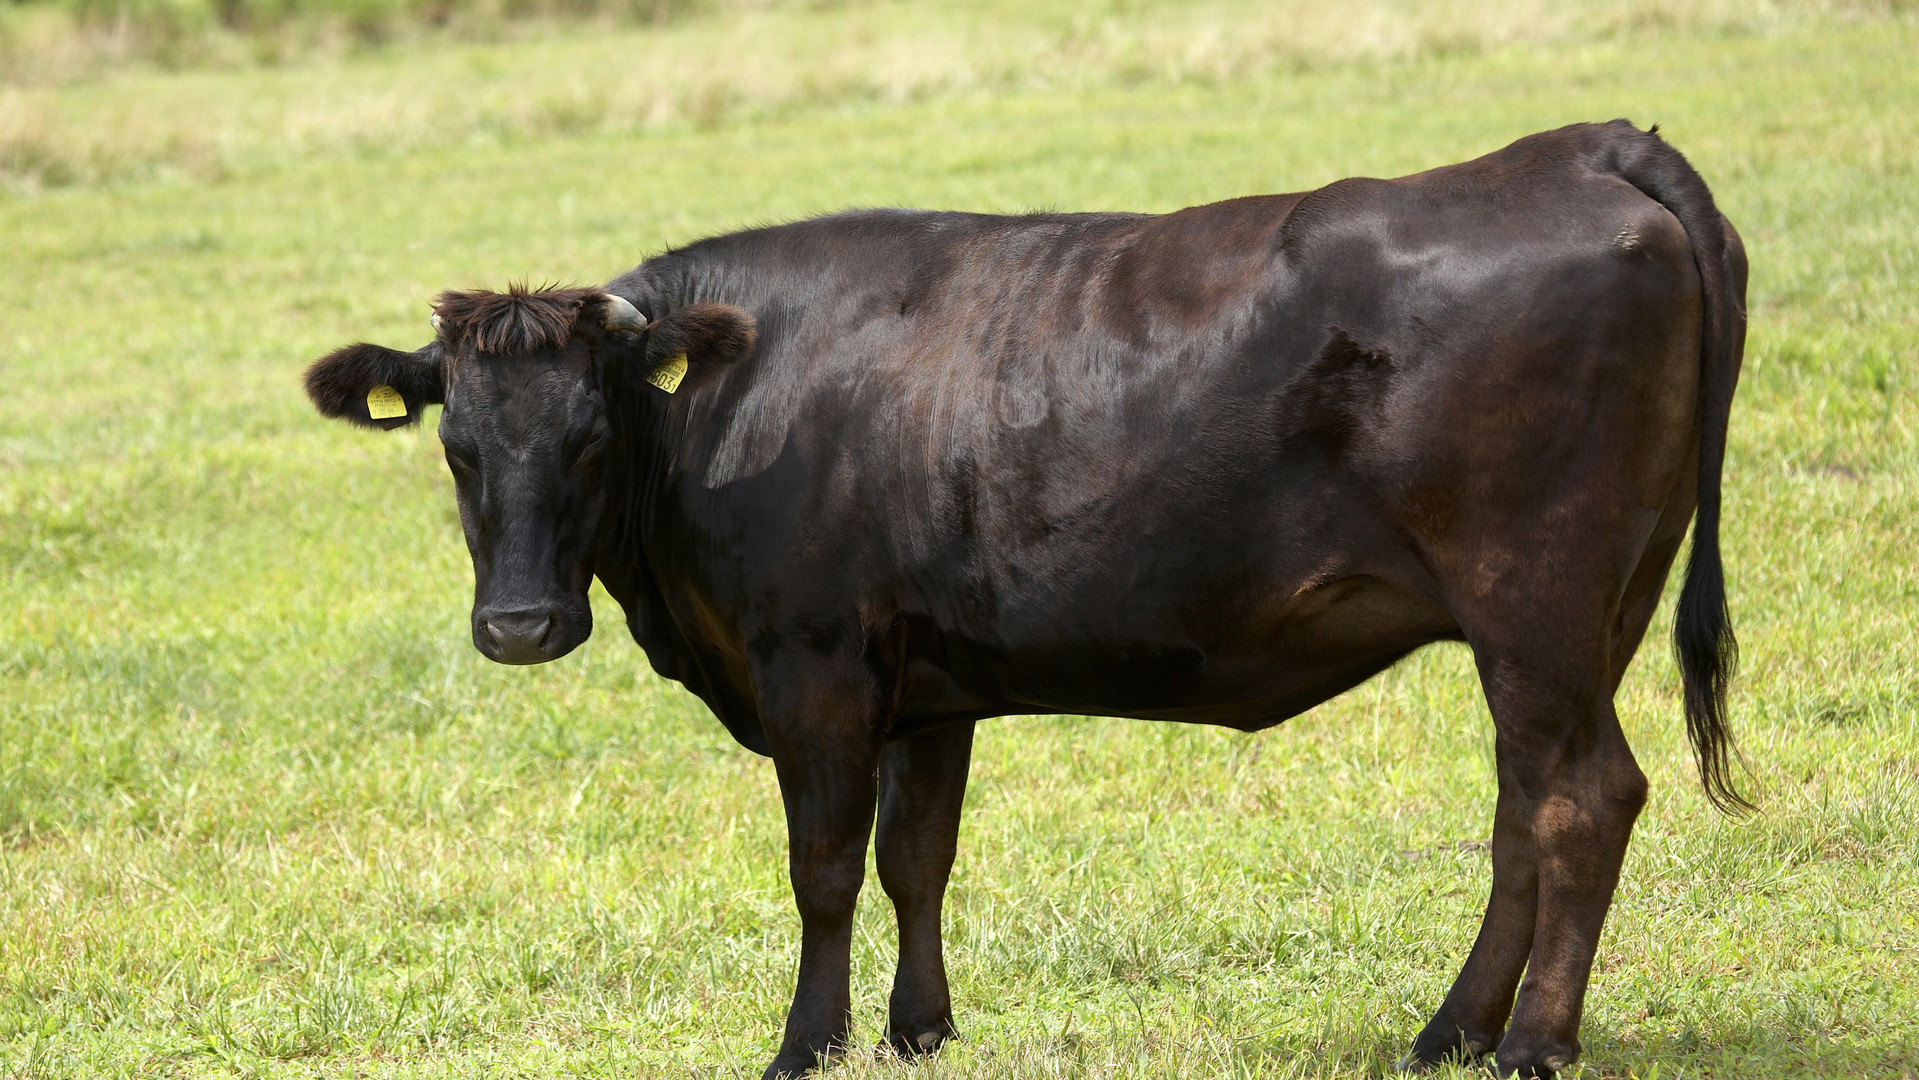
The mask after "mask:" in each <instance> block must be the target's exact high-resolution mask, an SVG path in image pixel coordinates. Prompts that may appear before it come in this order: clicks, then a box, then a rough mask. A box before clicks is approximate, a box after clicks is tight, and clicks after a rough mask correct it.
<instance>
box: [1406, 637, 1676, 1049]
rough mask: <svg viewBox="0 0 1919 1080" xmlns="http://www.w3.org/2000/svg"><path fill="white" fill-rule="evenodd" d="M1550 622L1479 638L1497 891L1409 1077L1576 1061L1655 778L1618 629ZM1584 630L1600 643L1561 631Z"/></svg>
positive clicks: (1422, 1038)
mask: <svg viewBox="0 0 1919 1080" xmlns="http://www.w3.org/2000/svg"><path fill="white" fill-rule="evenodd" d="M1552 621H1553V623H1554V624H1556V625H1552V626H1543V625H1532V626H1527V627H1525V628H1524V629H1523V630H1522V631H1518V632H1509V633H1505V634H1500V635H1497V637H1496V639H1495V638H1494V637H1493V636H1491V635H1473V648H1474V653H1475V656H1476V658H1477V660H1478V665H1479V673H1480V680H1481V682H1482V683H1483V684H1484V686H1485V690H1486V699H1487V704H1488V706H1489V707H1490V709H1491V712H1492V716H1493V724H1494V727H1495V731H1496V738H1497V749H1498V759H1499V789H1500V790H1499V808H1498V811H1497V815H1496V818H1495V822H1494V834H1493V891H1492V896H1491V899H1490V900H1489V902H1488V904H1487V910H1486V918H1485V921H1484V923H1483V924H1482V926H1481V929H1480V936H1479V940H1478V941H1477V942H1476V943H1475V945H1474V947H1473V951H1472V954H1471V956H1470V957H1469V958H1468V960H1467V962H1466V966H1465V968H1464V969H1463V970H1462V971H1461V972H1460V975H1459V978H1458V980H1457V981H1456V982H1455V983H1454V985H1453V988H1452V991H1451V993H1449V994H1448V995H1447V997H1446V1001H1445V1002H1444V1004H1442V1005H1441V1006H1440V1008H1439V1011H1438V1012H1437V1013H1436V1014H1435V1015H1434V1016H1433V1019H1432V1021H1431V1022H1430V1023H1429V1024H1428V1025H1427V1026H1426V1029H1425V1030H1424V1031H1422V1032H1421V1033H1420V1035H1419V1037H1418V1039H1417V1040H1415V1042H1414V1045H1413V1052H1412V1054H1411V1055H1410V1056H1409V1057H1408V1059H1407V1060H1406V1062H1405V1063H1404V1065H1405V1066H1406V1067H1409V1068H1413V1069H1419V1068H1423V1067H1426V1066H1430V1065H1433V1064H1436V1063H1438V1062H1439V1061H1441V1060H1444V1059H1445V1058H1447V1057H1449V1056H1455V1055H1457V1056H1462V1057H1472V1056H1477V1055H1479V1054H1482V1053H1484V1052H1485V1051H1486V1050H1488V1049H1492V1050H1493V1052H1494V1055H1495V1058H1496V1060H1497V1064H1498V1071H1499V1073H1500V1074H1501V1075H1502V1076H1504V1075H1520V1076H1544V1075H1551V1074H1553V1073H1555V1072H1557V1071H1558V1070H1560V1069H1563V1068H1565V1067H1566V1066H1567V1065H1569V1064H1571V1063H1572V1062H1573V1060H1575V1059H1576V1058H1577V1057H1578V1055H1579V1040H1578V1033H1579V1021H1580V1014H1581V1011H1582V1009H1583V1007H1584V1004H1585V995H1586V983H1587V979H1588V977H1589V976H1590V974H1591V970H1592V961H1593V956H1594V953H1595V952H1596V951H1597V949H1598V944H1599V934H1600V929H1601V926H1602V924H1603V923H1604V921H1605V917H1606V912H1607V909H1608V908H1610V907H1611V905H1612V897H1613V891H1614V889H1615V887H1616V886H1617V884H1618V881H1619V869H1620V865H1621V864H1622V862H1623V861H1624V859H1625V854H1626V844H1627V841H1628V840H1629V839H1630V837H1631V834H1632V827H1633V823H1634V821H1635V820H1636V819H1637V817H1638V815H1639V810H1640V808H1641V807H1642V806H1643V805H1644V803H1645V798H1646V778H1645V775H1644V774H1643V773H1641V772H1640V770H1639V766H1638V763H1637V762H1635V761H1634V760H1633V755H1632V751H1631V749H1630V748H1629V747H1628V746H1627V745H1626V739H1625V735H1624V733H1623V732H1622V731H1621V730H1620V727H1619V717H1618V714H1617V713H1615V712H1614V711H1613V705H1612V689H1613V686H1614V685H1615V682H1616V678H1615V675H1616V673H1615V670H1614V668H1615V664H1616V660H1615V658H1614V655H1613V648H1612V645H1613V642H1612V640H1611V638H1612V634H1611V633H1609V632H1608V630H1609V629H1610V624H1611V620H1608V619H1604V618H1598V617H1594V618H1588V619H1582V618H1576V617H1570V616H1569V615H1568V614H1567V613H1566V612H1563V611H1562V612H1559V613H1557V617H1556V618H1554V619H1553V620H1552ZM1579 626H1584V627H1588V628H1591V632H1590V633H1588V634H1585V635H1581V634H1578V633H1569V632H1568V631H1567V629H1566V628H1568V627H1579ZM1601 628H1607V629H1601ZM1470 633H1471V632H1470V631H1469V634H1470ZM1522 971H1523V972H1524V978H1523V981H1522V979H1521V972H1522ZM1515 986H1516V987H1517V1000H1516V1001H1515V999H1514V990H1515ZM1508 1021H1509V1022H1508ZM1502 1025H1503V1027H1504V1030H1503V1031H1502V1030H1501V1028H1502Z"/></svg>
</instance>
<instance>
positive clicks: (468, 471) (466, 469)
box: [446, 446, 480, 476]
mask: <svg viewBox="0 0 1919 1080" xmlns="http://www.w3.org/2000/svg"><path fill="white" fill-rule="evenodd" d="M446 466H447V468H449V469H452V470H453V475H455V476H472V475H473V474H475V473H477V472H479V471H480V470H479V468H478V467H477V466H475V465H474V464H473V459H471V458H469V457H467V456H466V455H465V454H463V453H461V452H459V451H458V450H455V449H453V448H452V447H450V446H449V447H447V448H446Z"/></svg>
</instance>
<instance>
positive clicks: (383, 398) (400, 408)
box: [366, 383, 406, 420]
mask: <svg viewBox="0 0 1919 1080" xmlns="http://www.w3.org/2000/svg"><path fill="white" fill-rule="evenodd" d="M366 414H367V416H369V417H371V418H373V419H375V420H391V419H392V418H393V417H396V416H405V415H406V399H405V398H403V397H401V396H400V392H399V391H398V390H395V389H393V388H392V387H391V386H388V385H386V384H385V383H381V384H380V385H378V386H376V387H374V388H373V389H371V390H368V391H367V392H366Z"/></svg>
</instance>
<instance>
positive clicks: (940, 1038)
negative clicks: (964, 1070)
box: [880, 1020, 959, 1058]
mask: <svg viewBox="0 0 1919 1080" xmlns="http://www.w3.org/2000/svg"><path fill="white" fill-rule="evenodd" d="M915 1028H917V1029H918V1030H914V1029H915ZM957 1038H959V1032H958V1031H956V1030H954V1028H953V1023H952V1021H950V1020H940V1021H936V1022H934V1023H931V1024H913V1025H909V1026H908V1028H907V1030H905V1031H889V1032H887V1033H886V1039H885V1041H883V1042H881V1043H880V1046H881V1048H882V1049H885V1050H889V1051H891V1052H892V1053H894V1054H897V1055H899V1056H900V1057H903V1058H916V1057H920V1056H922V1055H925V1054H930V1053H932V1052H933V1051H935V1050H938V1049H939V1048H940V1047H942V1046H945V1045H946V1044H947V1043H949V1042H951V1041H952V1040H954V1039H957Z"/></svg>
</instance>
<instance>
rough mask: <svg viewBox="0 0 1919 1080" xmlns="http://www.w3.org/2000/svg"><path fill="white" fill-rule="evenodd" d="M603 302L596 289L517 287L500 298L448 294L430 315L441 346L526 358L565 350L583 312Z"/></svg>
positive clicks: (484, 293)
mask: <svg viewBox="0 0 1919 1080" xmlns="http://www.w3.org/2000/svg"><path fill="white" fill-rule="evenodd" d="M605 300H606V293H605V292H603V291H601V290H599V289H550V288H549V289H529V288H527V286H526V284H525V283H524V282H522V283H519V284H512V285H508V286H507V291H506V292H503V293H498V292H493V291H492V290H490V289H474V290H472V291H471V292H454V291H453V290H450V289H449V290H447V291H446V292H443V293H441V294H440V296H439V298H438V299H437V300H435V301H434V302H433V310H434V313H435V314H437V315H439V316H440V319H441V324H440V338H441V340H442V341H444V342H445V343H446V345H447V347H448V348H451V349H453V350H454V351H456V352H462V353H464V352H476V353H489V354H495V355H525V354H528V353H538V352H547V351H550V350H554V349H563V348H565V347H566V343H567V342H568V341H569V340H571V339H572V337H573V330H574V327H575V326H577V325H578V324H579V321H580V315H581V312H582V310H583V309H585V308H587V307H588V306H589V305H591V306H592V307H593V308H595V309H597V308H598V307H599V306H600V305H601V304H603V303H605Z"/></svg>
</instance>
